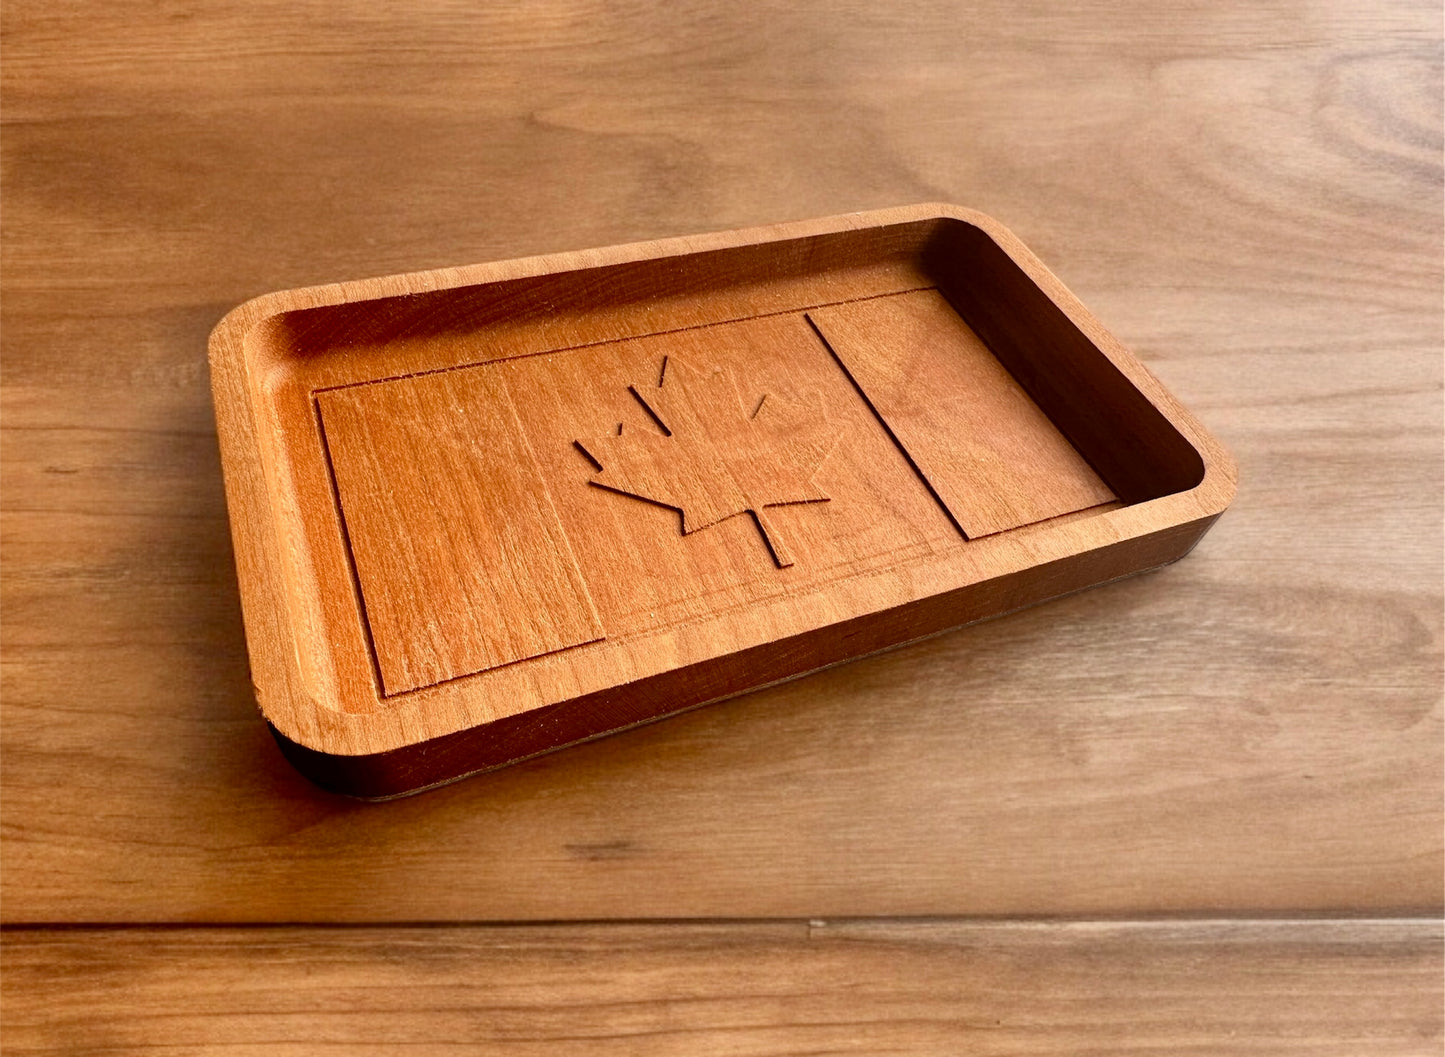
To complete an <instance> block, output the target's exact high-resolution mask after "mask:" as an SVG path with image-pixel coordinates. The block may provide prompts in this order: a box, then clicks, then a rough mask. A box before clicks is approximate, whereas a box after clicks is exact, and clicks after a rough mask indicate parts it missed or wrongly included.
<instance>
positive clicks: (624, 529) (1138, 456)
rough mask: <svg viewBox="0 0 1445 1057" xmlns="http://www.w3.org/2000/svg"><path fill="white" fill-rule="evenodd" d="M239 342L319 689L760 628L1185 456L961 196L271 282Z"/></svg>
mask: <svg viewBox="0 0 1445 1057" xmlns="http://www.w3.org/2000/svg"><path fill="white" fill-rule="evenodd" d="M247 341H248V346H249V347H248V354H249V356H250V359H251V362H252V363H253V364H257V365H258V371H257V374H256V377H255V379H254V384H255V399H256V402H257V408H258V411H259V412H260V413H261V416H262V418H263V420H264V421H266V422H267V423H269V425H270V427H271V428H270V429H269V430H263V434H264V436H263V442H262V446H263V451H262V456H263V462H264V463H265V464H266V470H267V474H268V480H269V481H270V483H271V488H272V491H273V493H275V494H278V495H280V496H282V497H283V502H282V503H281V505H280V506H279V508H278V509H279V511H280V513H279V514H278V517H279V520H280V522H281V523H280V524H278V526H277V531H278V532H279V533H280V535H281V538H282V539H284V540H285V541H286V550H287V552H288V553H289V554H291V555H293V556H294V561H293V569H292V575H293V579H294V583H293V591H294V593H297V594H298V595H299V596H302V597H304V599H305V600H306V601H307V603H308V604H309V605H310V606H311V611H312V612H313V613H314V619H315V621H316V622H317V623H319V624H320V625H321V628H320V635H319V638H320V640H321V641H324V642H326V643H328V644H329V649H330V653H329V655H328V656H327V657H325V658H322V659H321V660H320V661H316V662H314V663H317V664H320V665H323V666H324V667H326V668H327V673H328V677H334V680H335V683H336V685H338V688H339V691H340V692H338V693H337V694H336V695H334V698H333V700H334V702H335V706H334V707H339V708H343V709H345V710H348V711H371V710H377V709H385V708H388V707H390V706H391V704H392V703H393V702H395V701H396V700H398V699H405V698H409V697H412V696H414V695H419V694H421V695H424V694H428V693H435V692H436V691H437V689H438V688H443V687H446V686H447V685H450V684H454V683H456V682H457V681H466V680H479V679H484V678H485V677H487V676H488V675H489V673H498V672H503V671H507V672H509V673H510V676H509V678H508V679H507V681H506V682H505V687H506V689H507V690H508V693H509V695H510V696H509V697H507V698H506V699H505V700H499V701H498V703H497V704H496V706H495V707H496V710H497V713H498V714H502V713H505V712H515V711H517V710H519V709H522V708H526V707H531V706H533V705H535V704H541V703H546V702H547V701H549V700H553V699H556V698H557V697H558V696H559V695H560V694H565V693H566V692H567V691H568V687H569V686H570V687H571V689H572V691H573V692H582V691H585V690H587V689H589V688H590V687H591V686H592V685H593V684H598V685H600V684H602V683H605V682H607V681H608V680H611V681H613V682H617V681H625V680H626V679H627V678H628V677H629V675H630V674H631V673H633V672H635V671H638V670H641V669H642V668H645V667H649V666H651V667H655V666H656V664H658V663H672V662H676V663H686V662H688V661H691V660H695V659H697V657H698V656H700V655H702V654H703V653H706V652H707V651H708V650H712V651H719V650H727V649H729V648H732V647H740V646H744V645H747V644H748V641H751V640H750V639H749V640H748V641H744V640H745V639H748V636H749V635H752V636H754V637H756V634H757V633H759V627H758V621H766V620H775V621H781V623H782V624H787V625H788V626H778V627H776V628H774V629H772V630H773V631H775V632H776V635H777V637H785V636H786V635H787V634H789V633H790V632H792V631H796V630H798V629H799V628H800V627H803V626H805V625H809V624H811V625H812V626H819V625H821V624H825V623H827V622H829V621H831V620H835V619H841V618H843V617H846V616H848V615H850V614H852V613H855V612H856V611H857V606H858V604H859V603H858V597H859V592H860V591H863V590H864V589H865V588H866V585H867V584H868V583H869V582H870V578H873V579H877V578H879V577H884V576H887V577H891V578H892V579H891V580H890V583H892V584H893V589H894V597H903V596H905V595H906V594H907V593H908V592H910V591H911V592H912V593H913V594H914V595H915V596H921V595H922V594H925V593H928V592H931V591H936V590H940V589H946V588H948V587H950V586H954V585H953V584H950V583H948V582H944V581H942V580H938V579H936V578H935V579H933V580H931V579H930V577H931V576H934V573H933V572H931V570H932V569H933V568H934V565H931V564H930V559H933V558H937V557H939V556H944V555H957V554H959V553H962V552H966V551H967V549H968V548H970V547H975V546H978V545H979V544H980V543H981V542H982V541H986V540H988V539H990V538H993V537H996V536H998V535H999V534H1008V533H1011V532H1014V531H1015V530H1019V529H1024V528H1027V527H1030V526H1038V525H1040V524H1044V523H1051V522H1055V521H1058V520H1061V519H1071V518H1080V517H1087V516H1090V515H1091V514H1097V513H1100V512H1104V511H1108V510H1111V509H1116V508H1118V507H1119V506H1121V505H1129V504H1135V503H1140V502H1144V501H1148V500H1150V499H1154V498H1158V497H1161V496H1165V495H1170V494H1173V493H1175V492H1180V491H1184V490H1186V489H1189V488H1192V487H1193V486H1194V485H1196V484H1197V483H1198V482H1199V481H1200V479H1201V478H1202V476H1203V470H1204V467H1203V462H1202V460H1201V459H1200V456H1199V454H1198V453H1197V452H1196V451H1195V450H1194V448H1193V447H1192V446H1191V445H1190V444H1189V442H1188V441H1187V440H1186V439H1185V438H1184V437H1182V436H1181V435H1180V434H1179V433H1178V431H1176V430H1175V429H1174V427H1173V426H1172V425H1171V424H1170V423H1169V422H1168V421H1167V420H1166V419H1165V418H1164V416H1163V415H1162V414H1161V413H1160V412H1159V411H1158V410H1157V409H1156V408H1155V407H1154V406H1153V405H1152V404H1151V403H1150V402H1149V401H1148V400H1147V399H1146V398H1145V397H1144V396H1143V395H1142V394H1141V393H1140V392H1139V391H1138V390H1137V389H1136V388H1135V387H1134V386H1133V385H1132V384H1131V383H1130V381H1129V380H1128V379H1127V378H1126V377H1124V376H1123V375H1122V374H1121V373H1120V371H1119V370H1118V369H1117V368H1116V367H1115V366H1114V365H1113V364H1112V362H1111V361H1110V360H1109V359H1108V358H1107V357H1106V356H1105V355H1104V354H1103V353H1102V352H1101V351H1100V350H1099V349H1098V348H1096V347H1095V346H1094V344H1093V343H1092V342H1091V341H1090V340H1089V339H1088V338H1087V337H1086V336H1085V335H1084V334H1083V333H1082V332H1081V331H1080V330H1079V329H1078V328H1077V327H1076V326H1075V325H1074V324H1073V322H1072V321H1070V320H1069V318H1068V317H1067V316H1066V315H1065V314H1064V313H1063V312H1062V311H1061V310H1060V309H1059V308H1058V307H1057V306H1056V305H1055V304H1054V303H1053V302H1052V301H1051V300H1050V299H1049V298H1048V297H1047V296H1046V295H1045V294H1044V293H1043V292H1042V291H1041V290H1040V289H1039V288H1038V287H1037V286H1036V285H1035V284H1034V283H1033V281H1032V280H1031V279H1030V278H1029V277H1028V276H1027V275H1026V274H1025V273H1024V272H1023V271H1022V270H1021V269H1020V268H1019V267H1018V266H1017V265H1016V264H1015V263H1014V262H1013V260H1011V259H1010V258H1009V257H1008V255H1007V254H1006V253H1004V252H1003V251H1002V250H1001V249H1000V248H999V247H998V246H997V245H996V244H995V243H994V242H993V241H992V239H990V238H989V237H988V236H987V235H986V234H984V233H983V232H981V231H980V230H979V229H977V228H975V227H973V226H972V225H969V224H967V223H964V222H962V221H957V220H949V219H938V220H928V221H921V222H914V223H907V224H898V225H894V226H889V227H878V228H865V229H860V230H856V231H846V232H840V233H834V234H828V235H819V236H814V237H809V238H797V239H791V240H788V241H783V242H767V243H759V244H752V245H745V246H740V247H735V248H731V249H726V250H715V251H709V252H704V253H691V254H688V253H680V254H674V255H671V256H666V257H662V258H655V259H648V260H640V261H633V262H628V263H622V264H611V265H605V266H597V267H582V268H579V269H574V270H571V271H567V272H561V273H552V274H546V275H538V276H532V277H526V278H520V279H512V280H507V281H503V282H493V283H486V284H480V285H472V286H461V287H456V288H452V289H445V290H437V291H432V292H428V293H421V294H413V295H408V296H404V297H391V298H381V299H373V300H363V301H353V302H349V303H345V304H340V305H335V306H329V307H322V308H311V309H302V310H296V311H292V312H288V313H284V314H282V315H278V316H275V317H273V318H271V319H269V320H267V321H265V322H264V323H263V324H262V325H260V326H258V327H257V328H255V329H254V330H253V331H252V332H251V333H250V334H249V335H248V336H247ZM900 570H902V572H901V573H900ZM900 576H903V577H904V579H905V580H907V579H908V578H909V577H911V578H912V579H911V580H910V581H909V582H907V583H906V584H904V586H902V587H900V586H899V583H900V581H899V577H900ZM899 591H902V592H903V594H901V595H900V594H898V592H899ZM780 599H782V600H788V601H789V602H791V603H793V604H792V605H791V606H790V607H789V608H788V609H787V612H788V613H789V614H791V615H790V616H787V617H786V618H783V617H778V616H776V614H777V613H778V612H780V610H779V609H778V607H777V606H773V607H772V608H768V606H767V605H766V604H767V603H770V602H776V601H778V600H780ZM744 613H751V614H753V617H751V618H750V619H752V620H753V623H752V624H751V625H749V629H750V630H748V631H747V632H746V633H744V632H743V631H741V630H737V631H736V632H735V634H736V639H735V640H732V641H730V639H729V635H732V634H734V631H730V630H729V629H730V628H741V627H742V626H743V625H742V624H741V623H738V622H737V621H733V622H732V623H731V624H730V623H729V621H728V618H729V615H730V614H744ZM758 614H762V615H758ZM789 622H792V623H789ZM762 630H763V631H766V630H767V629H766V628H764V629H762ZM703 640H706V641H703ZM657 651H664V652H667V653H668V654H669V656H667V657H664V658H662V661H661V662H659V660H658V658H657V656H656V653H657ZM560 656H565V657H567V658H568V659H569V660H568V663H567V664H566V665H562V666H558V665H557V664H555V663H551V662H553V661H554V660H555V659H556V658H558V657H560ZM529 666H531V667H530V668H529ZM523 671H525V672H534V673H535V678H528V677H523V676H521V675H519V672H523ZM496 685H497V687H498V688H501V687H502V686H503V684H502V683H501V682H498V683H497V684H496Z"/></svg>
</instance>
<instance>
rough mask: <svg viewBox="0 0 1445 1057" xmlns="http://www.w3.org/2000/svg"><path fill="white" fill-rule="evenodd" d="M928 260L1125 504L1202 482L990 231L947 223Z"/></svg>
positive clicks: (1188, 452)
mask: <svg viewBox="0 0 1445 1057" xmlns="http://www.w3.org/2000/svg"><path fill="white" fill-rule="evenodd" d="M1016 249H1017V251H1018V252H1020V253H1022V254H1028V251H1027V250H1026V249H1024V248H1023V247H1022V246H1021V245H1020V246H1017V247H1016ZM925 259H926V261H927V267H928V270H929V272H930V273H931V274H932V275H934V276H935V277H936V279H937V282H938V288H939V290H940V291H941V292H942V293H943V294H944V296H946V297H947V298H948V300H949V302H950V303H951V304H952V305H953V306H954V308H955V309H956V310H957V312H958V314H959V315H960V316H961V317H963V319H964V320H965V321H966V322H967V323H968V325H969V326H970V327H971V328H972V329H973V330H974V331H975V332H976V333H977V334H978V336H979V337H980V338H982V339H983V340H984V342H985V343H986V344H987V345H988V347H989V349H990V350H991V351H992V352H993V354H994V355H995V356H996V357H998V360H999V362H1000V363H1002V364H1003V365H1004V367H1005V368H1007V369H1008V372H1009V373H1010V374H1011V375H1013V377H1014V378H1015V379H1016V380H1017V381H1018V383H1019V384H1020V385H1021V386H1022V387H1023V388H1024V389H1025V390H1026V391H1027V392H1028V394H1029V396H1031V397H1032V398H1033V400H1034V402H1035V403H1036V404H1038V406H1039V407H1040V408H1041V409H1042V411H1043V412H1044V414H1045V415H1047V416H1048V418H1049V419H1050V420H1051V421H1052V422H1053V424H1054V425H1055V426H1057V427H1058V429H1059V430H1060V431H1061V432H1062V433H1063V434H1064V436H1066V437H1068V438H1069V441H1070V442H1071V443H1072V444H1073V446H1074V447H1075V448H1077V449H1078V451H1079V453H1080V454H1081V455H1083V457H1084V458H1085V459H1087V460H1088V462H1089V464H1090V465H1091V466H1092V467H1093V468H1094V470H1095V471H1097V473H1098V475H1099V476H1100V477H1101V478H1102V479H1103V480H1104V481H1105V482H1107V483H1108V485H1109V487H1110V488H1111V489H1113V491H1114V492H1115V493H1116V494H1117V495H1118V497H1119V498H1120V499H1121V500H1123V501H1124V502H1126V503H1139V502H1143V501H1146V500H1149V499H1158V498H1161V497H1163V496H1167V495H1174V494H1176V493H1178V492H1184V491H1188V490H1189V489H1191V488H1194V487H1195V486H1196V485H1198V484H1199V483H1200V482H1201V481H1202V480H1203V479H1204V460H1203V459H1202V458H1201V456H1200V454H1199V452H1198V451H1196V450H1195V448H1194V446H1193V445H1192V444H1190V442H1189V441H1188V440H1187V439H1186V438H1185V437H1184V436H1183V435H1181V434H1180V432H1179V430H1177V429H1176V428H1175V427H1174V426H1173V424H1171V423H1170V421H1169V420H1168V418H1166V417H1165V415H1164V414H1163V413H1162V412H1161V411H1160V410H1159V408H1158V407H1156V406H1155V405H1154V404H1153V403H1152V402H1151V401H1150V399H1149V397H1148V396H1146V395H1145V394H1144V393H1143V392H1141V391H1140V389H1139V388H1138V387H1137V386H1136V385H1135V384H1134V383H1133V382H1131V381H1130V379H1129V378H1127V377H1126V376H1125V375H1124V374H1123V373H1122V372H1121V371H1120V370H1119V369H1118V367H1116V366H1115V365H1114V364H1113V363H1111V362H1110V360H1109V357H1108V356H1106V355H1105V354H1104V353H1103V352H1102V351H1101V350H1100V349H1099V348H1098V346H1096V345H1095V343H1094V341H1093V340H1092V339H1090V337H1089V336H1088V335H1086V334H1085V333H1084V332H1083V331H1082V330H1081V329H1080V328H1079V325H1078V324H1077V323H1076V322H1075V321H1074V320H1072V319H1070V318H1069V315H1068V314H1067V313H1066V312H1065V311H1064V310H1063V309H1062V308H1060V307H1059V306H1058V305H1057V304H1055V302H1054V301H1053V300H1052V299H1051V298H1050V296H1049V295H1048V293H1046V292H1045V291H1044V290H1043V289H1042V288H1041V287H1040V285H1039V283H1038V282H1036V281H1035V280H1034V279H1033V278H1032V277H1030V276H1029V275H1028V273H1026V272H1025V271H1024V270H1023V269H1022V268H1021V267H1020V266H1019V264H1018V262H1017V261H1015V260H1014V259H1013V258H1012V257H1010V256H1009V253H1008V252H1007V251H1006V250H1005V249H1004V248H1003V247H1002V246H1000V245H999V244H998V243H997V242H996V241H995V240H994V239H993V238H992V237H990V235H989V234H988V233H987V232H985V231H983V230H982V229H980V228H978V227H976V226H974V225H972V224H967V223H956V224H949V225H944V226H941V227H940V228H938V229H937V232H936V233H935V235H934V237H933V239H932V241H931V242H930V244H929V247H928V249H927V250H926V251H925ZM1037 267H1038V269H1039V270H1040V271H1043V270H1044V269H1043V266H1042V265H1041V264H1038V265H1037ZM1049 278H1052V277H1051V276H1050V277H1049ZM1055 282H1056V281H1055Z"/></svg>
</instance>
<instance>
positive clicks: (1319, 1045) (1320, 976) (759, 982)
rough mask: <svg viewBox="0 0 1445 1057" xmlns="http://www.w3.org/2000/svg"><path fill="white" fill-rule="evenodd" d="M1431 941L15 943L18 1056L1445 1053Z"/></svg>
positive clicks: (1408, 929) (1383, 936)
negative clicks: (233, 1050) (339, 1052)
mask: <svg viewBox="0 0 1445 1057" xmlns="http://www.w3.org/2000/svg"><path fill="white" fill-rule="evenodd" d="M1441 939H1442V937H1441V930H1440V926H1439V923H1438V922H1430V921H1381V922H1369V921H1365V922H1331V921H1273V922H1262V923H1258V924H1253V925H1239V924H1236V923H1227V922H1186V923H1175V924H1171V923H1166V922H1156V923H1150V924H1119V923H1061V924H1054V923H1037V924H1002V923H999V924H965V923H957V922H946V921H945V922H917V923H889V922H838V923H824V922H816V923H814V924H811V925H809V924H803V923H797V924H793V923H776V924H718V925H687V924H679V925H671V926H637V925H579V926H551V927H540V928H538V927H532V928H515V927H514V928H485V927H472V928H465V927H463V928H440V929H405V928H383V929H363V930H351V929H346V930H318V929H304V928H289V929H288V928H280V929H277V928H267V929H239V930H238V929H231V930H217V929H192V930H186V931H184V932H174V931H157V930H150V929H144V930H137V931H124V932H104V931H94V930H79V931H70V932H62V933H30V932H27V933H19V934H15V933H11V934H9V935H7V936H6V937H5V946H4V957H5V963H6V974H5V979H4V988H3V998H4V1003H5V1042H6V1051H7V1052H10V1053H15V1054H22V1053H23V1054H37V1055H38V1054H65V1055H67V1057H85V1055H88V1054H109V1053H114V1052H116V1051H117V1050H121V1051H124V1052H126V1053H151V1052H159V1053H174V1052H176V1051H177V1050H181V1051H184V1052H212V1051H213V1050H219V1051H224V1050H228V1049H231V1048H239V1049H243V1050H246V1051H248V1052H250V1051H253V1050H254V1051H256V1052H264V1053H267V1054H311V1053H315V1052H317V1051H318V1049H321V1048H326V1049H331V1050H335V1049H338V1048H339V1049H344V1050H345V1051H346V1052H347V1053H354V1054H364V1055H369V1054H394V1053H408V1054H419V1055H422V1054H449V1053H463V1052H465V1053H475V1052H478V1050H482V1051H484V1052H487V1053H498V1054H574V1053H575V1054H597V1053H602V1054H613V1053H616V1054H638V1053H646V1054H673V1053H676V1054H687V1055H689V1057H691V1055H710V1054H733V1055H737V1054H758V1055H761V1054H797V1055H803V1054H817V1053H1007V1054H1017V1055H1020V1057H1023V1055H1043V1054H1075V1055H1077V1054H1117V1053H1151V1054H1179V1055H1183V1054H1191V1055H1192V1054H1205V1053H1207V1054H1211V1055H1219V1057H1245V1055H1249V1057H1260V1055H1265V1054H1280V1055H1283V1054H1300V1053H1309V1054H1321V1055H1324V1054H1334V1055H1338V1057H1357V1055H1359V1054H1370V1055H1371V1057H1406V1055H1409V1057H1425V1055H1429V1054H1435V1053H1438V1052H1439V1051H1440V1046H1441V1041H1442V1024H1441V1006H1440V974H1441V970H1442V963H1441V956H1440V952H1441Z"/></svg>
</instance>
